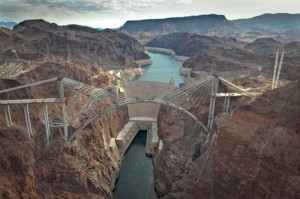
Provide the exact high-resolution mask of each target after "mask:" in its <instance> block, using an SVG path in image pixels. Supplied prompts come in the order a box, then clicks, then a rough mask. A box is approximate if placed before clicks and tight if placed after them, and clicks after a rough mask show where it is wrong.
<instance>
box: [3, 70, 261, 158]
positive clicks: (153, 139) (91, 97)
mask: <svg viewBox="0 0 300 199" xmlns="http://www.w3.org/2000/svg"><path fill="white" fill-rule="evenodd" d="M51 82H57V85H58V88H57V89H58V92H57V93H58V96H53V97H52V98H49V97H48V98H39V99H1V100H0V106H2V107H3V110H4V115H5V118H6V125H7V126H8V127H9V126H11V125H14V121H12V117H11V115H12V113H11V111H10V109H11V106H15V105H20V104H21V105H22V107H23V112H24V120H25V124H26V128H27V134H28V137H29V138H31V137H32V135H33V133H34V132H33V129H32V124H31V123H32V122H31V116H30V105H31V104H40V105H41V106H42V109H41V110H42V112H43V113H42V115H43V119H42V122H43V124H44V126H45V133H46V141H47V143H51V129H52V128H61V129H63V132H64V142H65V144H68V143H70V142H72V140H74V139H76V136H78V135H79V134H80V133H81V132H82V130H83V129H84V128H86V127H87V126H88V125H89V124H91V123H92V122H93V121H95V120H96V119H97V118H99V117H101V116H102V115H103V114H107V113H109V112H110V111H112V110H114V109H117V108H119V107H124V106H127V107H128V116H129V121H128V123H127V124H126V125H125V126H124V128H123V129H122V130H121V131H120V132H119V133H118V135H117V136H116V137H109V136H107V135H103V140H104V141H105V143H104V146H105V148H106V149H107V150H111V152H113V154H114V156H115V157H116V158H117V159H119V157H120V156H123V155H124V153H125V152H126V150H127V148H128V147H129V145H130V144H131V142H132V140H133V139H134V137H135V135H136V133H137V132H138V130H140V129H143V130H147V132H148V136H147V147H146V153H147V154H149V155H152V154H154V153H155V152H156V151H157V150H161V149H162V148H163V140H161V139H160V138H159V136H158V127H157V118H158V113H159V110H160V107H161V105H165V106H169V107H171V108H174V109H176V110H178V111H180V112H182V113H183V114H186V115H188V116H189V117H191V118H192V119H193V120H194V121H195V124H196V125H199V126H201V128H202V132H203V133H204V134H208V133H209V132H210V131H211V130H212V127H213V121H214V116H215V109H216V99H217V98H224V103H223V111H224V112H229V110H230V99H231V98H234V97H240V96H255V95H260V93H253V92H248V91H246V90H245V89H243V88H241V87H239V86H237V85H235V84H233V83H231V82H229V81H228V80H226V79H224V78H221V77H218V76H217V75H208V76H206V77H204V78H202V79H201V80H198V81H194V82H192V83H190V84H187V85H186V86H183V87H180V88H177V87H175V86H174V84H172V82H171V83H169V84H167V83H160V82H120V83H118V84H117V85H114V86H109V87H106V88H96V87H93V86H90V85H87V84H85V83H82V82H78V81H75V80H73V79H69V78H65V77H64V78H59V77H56V78H51V79H47V80H42V81H38V82H33V83H29V84H26V85H21V86H17V87H14V88H9V89H5V90H1V91H0V94H3V93H9V92H13V91H17V90H20V89H24V88H31V87H35V86H39V85H43V84H47V83H51ZM220 83H222V84H223V85H226V86H228V87H230V88H231V90H233V91H234V92H233V91H231V92H221V93H220V92H218V87H219V84H220ZM201 105H207V106H209V111H208V116H207V118H208V120H207V121H204V119H203V118H199V117H197V116H195V115H194V114H193V113H192V112H190V107H191V106H192V107H199V108H200V107H201ZM52 106H55V107H56V108H55V109H51V110H52V111H50V113H49V107H52ZM57 107H60V108H57ZM70 127H72V128H70ZM70 129H75V130H72V131H71V130H70Z"/></svg>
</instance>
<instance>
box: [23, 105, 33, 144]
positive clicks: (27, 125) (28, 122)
mask: <svg viewBox="0 0 300 199" xmlns="http://www.w3.org/2000/svg"><path fill="white" fill-rule="evenodd" d="M23 110H24V115H25V122H26V127H27V133H28V137H29V138H31V136H32V128H31V122H30V114H29V108H28V104H25V105H23Z"/></svg>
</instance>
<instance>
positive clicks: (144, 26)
mask: <svg viewBox="0 0 300 199" xmlns="http://www.w3.org/2000/svg"><path fill="white" fill-rule="evenodd" d="M232 28H234V27H233V26H232V24H231V23H230V22H229V21H228V20H227V19H226V17H225V16H223V15H215V14H211V15H199V16H189V17H178V18H167V19H148V20H139V21H127V22H126V23H125V24H124V25H123V26H122V27H120V28H119V31H120V32H123V33H125V34H128V35H131V36H133V37H134V38H136V39H138V40H139V41H142V42H143V41H149V40H150V39H151V38H154V37H155V36H158V35H165V34H170V33H174V32H191V33H199V34H211V33H213V32H214V31H219V32H222V33H223V34H227V32H228V31H230V30H231V29H232ZM222 33H220V34H222Z"/></svg>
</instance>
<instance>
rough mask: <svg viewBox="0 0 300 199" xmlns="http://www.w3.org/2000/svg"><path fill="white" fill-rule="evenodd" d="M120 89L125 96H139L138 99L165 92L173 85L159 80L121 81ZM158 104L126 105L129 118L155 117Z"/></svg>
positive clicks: (153, 96) (170, 89)
mask: <svg viewBox="0 0 300 199" xmlns="http://www.w3.org/2000/svg"><path fill="white" fill-rule="evenodd" d="M120 87H121V89H120V91H121V92H123V93H124V95H125V97H126V98H128V99H130V98H134V97H137V98H140V99H152V98H155V97H157V96H161V95H163V94H164V93H166V92H169V91H172V90H173V89H175V87H174V86H173V85H170V84H166V83H161V82H142V81H141V82H139V81H133V82H123V83H121V84H120ZM159 108H160V105H159V104H151V103H148V104H146V103H141V104H131V105H128V114H129V118H134V117H150V118H157V117H158V112H159Z"/></svg>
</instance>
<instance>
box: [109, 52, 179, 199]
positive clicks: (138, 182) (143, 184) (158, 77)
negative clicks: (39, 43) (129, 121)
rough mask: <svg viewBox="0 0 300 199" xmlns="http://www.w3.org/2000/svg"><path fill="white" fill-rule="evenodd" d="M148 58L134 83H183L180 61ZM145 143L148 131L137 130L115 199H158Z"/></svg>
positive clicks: (152, 56) (118, 183) (128, 151)
mask: <svg viewBox="0 0 300 199" xmlns="http://www.w3.org/2000/svg"><path fill="white" fill-rule="evenodd" d="M149 56H150V57H151V59H152V62H153V63H152V64H151V65H149V66H145V67H144V69H145V70H144V74H143V75H142V76H139V77H137V78H136V81H157V82H164V83H168V82H169V80H170V78H171V77H173V78H174V82H175V85H176V86H178V85H179V84H180V83H182V82H184V77H183V76H181V75H179V69H180V67H181V66H182V62H179V61H175V60H172V59H171V58H170V56H167V55H163V54H160V53H149ZM146 140H147V131H139V132H138V134H137V135H136V137H135V139H134V140H133V142H132V144H131V145H130V147H129V149H128V150H127V152H126V154H125V156H124V160H123V162H122V166H121V170H120V175H119V178H118V181H117V183H116V187H115V190H114V195H115V197H116V198H117V199H157V195H156V192H155V188H154V182H155V178H154V171H153V164H152V159H151V158H150V157H147V156H146V155H145V152H146Z"/></svg>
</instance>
